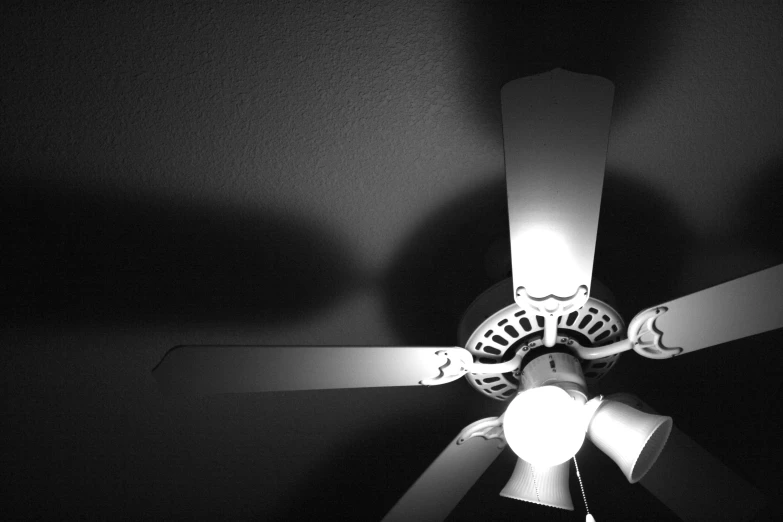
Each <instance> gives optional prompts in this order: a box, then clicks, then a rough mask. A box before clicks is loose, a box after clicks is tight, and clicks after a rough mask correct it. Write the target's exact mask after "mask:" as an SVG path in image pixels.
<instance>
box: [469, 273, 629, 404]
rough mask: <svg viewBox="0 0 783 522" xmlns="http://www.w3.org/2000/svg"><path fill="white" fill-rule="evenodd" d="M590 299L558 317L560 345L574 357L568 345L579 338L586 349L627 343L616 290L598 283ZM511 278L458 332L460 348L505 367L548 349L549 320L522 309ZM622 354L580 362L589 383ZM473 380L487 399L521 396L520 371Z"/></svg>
mask: <svg viewBox="0 0 783 522" xmlns="http://www.w3.org/2000/svg"><path fill="white" fill-rule="evenodd" d="M591 287H592V292H591V296H590V298H589V299H588V300H587V303H585V305H584V306H582V307H581V308H579V309H578V310H575V311H572V312H571V313H570V314H568V315H565V316H563V317H560V318H559V319H558V336H557V343H558V344H557V345H556V346H558V347H560V348H561V350H562V351H563V352H565V353H570V352H571V351H572V350H569V349H568V342H569V341H570V340H576V341H577V342H579V343H580V344H582V345H585V346H603V345H606V344H610V343H613V342H615V341H617V340H619V339H621V338H622V337H623V336H624V334H625V331H626V327H625V323H624V322H623V320H622V318H621V317H620V314H619V313H618V312H617V311H616V310H615V309H614V308H613V307H612V306H611V304H609V303H613V302H614V297H613V296H612V294H611V292H610V291H609V290H608V289H607V288H606V287H605V286H604V285H603V284H601V282H600V281H598V280H596V279H593V281H592V284H591ZM513 296H514V294H513V284H512V281H511V279H510V278H509V279H505V280H503V281H500V282H499V283H497V284H496V285H494V286H492V287H491V288H489V289H488V290H486V291H485V292H484V293H482V294H481V295H480V296H479V297H478V298H476V300H475V301H474V302H473V303H472V304H471V305H470V306H469V307H468V309H467V311H466V312H465V314H464V315H463V317H462V321H461V322H460V326H459V330H458V340H459V344H460V346H464V347H465V348H466V349H467V350H468V351H469V352H471V353H472V354H473V357H474V359H475V360H476V361H478V362H481V363H485V364H499V363H501V362H505V361H508V360H510V359H512V358H513V357H514V355H516V353H517V351H522V352H524V353H525V354H526V355H525V358H524V359H523V361H522V365H523V366H524V365H525V364H526V363H525V361H526V360H529V358H530V357H535V354H536V353H537V350H542V349H545V347H544V346H543V342H542V338H543V330H544V318H543V317H542V316H539V315H535V314H533V313H532V312H531V311H528V310H523V309H521V308H520V307H519V306H518V305H517V304H515V303H514V297H513ZM619 356H620V354H615V355H610V356H608V357H603V358H601V359H593V360H579V362H580V363H581V366H582V372H583V374H584V379H585V381H586V383H587V384H588V385H589V384H591V383H593V382H596V381H597V380H598V379H600V378H601V377H603V376H604V375H605V374H606V373H607V372H608V371H609V370H610V369H611V368H612V367H613V366H614V364H615V362H616V361H617V359H618V358H619ZM465 377H466V378H467V380H468V382H469V383H470V384H471V385H472V386H473V387H474V388H476V389H477V390H479V391H480V392H481V393H482V394H483V395H486V396H487V397H492V398H493V399H495V400H499V401H506V400H509V399H510V398H513V397H514V396H515V395H516V394H517V390H518V389H519V387H520V383H519V377H520V376H519V372H518V371H515V372H507V373H501V374H497V373H485V374H477V373H468V374H467V375H466V376H465Z"/></svg>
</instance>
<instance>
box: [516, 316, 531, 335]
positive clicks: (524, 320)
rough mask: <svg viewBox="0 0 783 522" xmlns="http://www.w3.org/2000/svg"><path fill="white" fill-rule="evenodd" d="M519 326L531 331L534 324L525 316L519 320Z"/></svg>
mask: <svg viewBox="0 0 783 522" xmlns="http://www.w3.org/2000/svg"><path fill="white" fill-rule="evenodd" d="M519 326H521V327H522V329H523V330H524V331H526V332H529V331H530V330H532V329H533V325H532V324H530V321H529V320H528V318H527V317H523V318H522V319H520V320H519Z"/></svg>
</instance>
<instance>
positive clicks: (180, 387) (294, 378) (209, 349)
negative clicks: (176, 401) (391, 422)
mask: <svg viewBox="0 0 783 522" xmlns="http://www.w3.org/2000/svg"><path fill="white" fill-rule="evenodd" d="M472 361H473V357H472V355H471V354H470V352H468V351H467V350H465V349H464V348H458V347H443V348H436V347H396V346H366V347H356V346H351V347H347V346H339V347H338V346H178V347H176V348H172V349H171V350H169V352H168V353H167V354H166V355H165V356H164V357H163V360H162V361H161V362H160V364H158V366H157V367H156V368H155V369H154V370H153V372H152V373H153V376H154V377H155V379H157V381H158V383H159V385H160V387H161V389H162V391H163V392H164V393H201V394H215V393H252V392H265V391H280V390H318V389H331V388H367V387H381V386H416V385H420V384H422V385H433V384H442V383H446V382H451V381H454V380H456V379H458V378H459V377H461V376H462V375H464V373H465V371H464V370H463V369H462V368H463V366H465V365H466V364H469V363H470V362H472Z"/></svg>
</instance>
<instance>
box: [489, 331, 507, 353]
mask: <svg viewBox="0 0 783 522" xmlns="http://www.w3.org/2000/svg"><path fill="white" fill-rule="evenodd" d="M492 340H493V341H495V342H496V343H498V344H499V345H500V346H508V341H506V340H505V339H504V338H502V337H501V336H499V335H493V336H492ZM498 353H500V352H498Z"/></svg>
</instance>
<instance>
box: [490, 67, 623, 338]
mask: <svg viewBox="0 0 783 522" xmlns="http://www.w3.org/2000/svg"><path fill="white" fill-rule="evenodd" d="M613 96H614V86H613V85H612V83H611V82H610V81H609V80H607V79H605V78H601V77H598V76H590V75H585V74H578V73H572V72H568V71H564V70H562V69H554V70H552V71H549V72H546V73H543V74H539V75H536V76H530V77H526V78H520V79H517V80H514V81H512V82H509V83H507V84H506V85H504V86H503V89H502V91H501V99H502V109H503V140H504V148H505V158H506V186H507V190H508V219H509V227H510V232H511V262H512V272H513V279H514V294H515V296H514V299H515V301H516V302H517V304H519V306H521V307H523V308H526V309H530V308H533V309H535V310H537V311H538V312H539V315H544V316H545V317H551V319H549V322H550V324H551V325H552V326H554V320H555V319H556V317H557V316H560V315H563V314H565V313H566V312H568V311H569V310H571V309H576V308H578V307H580V306H582V304H584V303H585V301H586V300H587V298H588V297H589V294H590V280H591V276H592V272H593V254H594V252H595V240H596V233H597V230H598V212H599V207H600V205H601V190H602V187H603V179H604V167H605V163H606V148H607V143H608V140H609V123H610V119H611V114H612V99H613ZM550 330H551V329H550Z"/></svg>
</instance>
